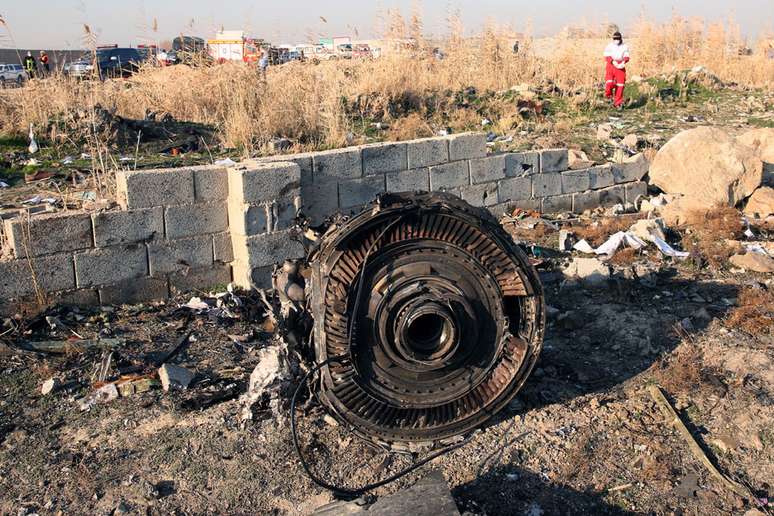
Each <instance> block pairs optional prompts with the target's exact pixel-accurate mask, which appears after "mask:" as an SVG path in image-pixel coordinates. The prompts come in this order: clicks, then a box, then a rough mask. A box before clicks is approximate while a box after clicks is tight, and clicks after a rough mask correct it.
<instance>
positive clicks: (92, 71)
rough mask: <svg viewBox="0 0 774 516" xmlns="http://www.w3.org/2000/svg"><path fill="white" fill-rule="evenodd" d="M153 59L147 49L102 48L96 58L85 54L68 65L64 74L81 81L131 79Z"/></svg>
mask: <svg viewBox="0 0 774 516" xmlns="http://www.w3.org/2000/svg"><path fill="white" fill-rule="evenodd" d="M151 57H152V52H151V51H150V50H149V49H147V48H118V47H100V48H98V49H97V52H96V56H95V55H93V54H85V55H84V56H83V57H82V58H81V59H79V60H77V61H74V62H72V63H68V64H66V65H65V67H64V72H65V73H66V74H68V75H69V76H71V77H76V78H81V79H83V78H89V77H99V78H100V79H108V78H116V77H129V76H130V75H132V74H134V73H135V72H136V71H137V70H139V68H140V66H142V64H143V63H145V62H146V61H148V59H150V58H151ZM95 64H96V68H95Z"/></svg>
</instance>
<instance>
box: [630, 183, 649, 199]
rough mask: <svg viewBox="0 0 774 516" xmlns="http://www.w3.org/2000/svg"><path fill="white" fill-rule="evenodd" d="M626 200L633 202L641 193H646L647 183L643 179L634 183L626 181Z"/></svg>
mask: <svg viewBox="0 0 774 516" xmlns="http://www.w3.org/2000/svg"><path fill="white" fill-rule="evenodd" d="M624 186H625V188H626V202H630V203H632V204H634V201H636V200H637V197H639V196H641V195H648V183H646V182H644V181H637V182H635V183H626V185H624Z"/></svg>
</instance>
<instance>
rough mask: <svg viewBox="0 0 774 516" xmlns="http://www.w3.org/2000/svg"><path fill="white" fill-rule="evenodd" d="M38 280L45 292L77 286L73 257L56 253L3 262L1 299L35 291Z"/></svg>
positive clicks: (0, 279)
mask: <svg viewBox="0 0 774 516" xmlns="http://www.w3.org/2000/svg"><path fill="white" fill-rule="evenodd" d="M33 270H34V271H35V274H34V276H33V273H32V271H33ZM33 278H34V279H33ZM36 282H37V285H38V287H39V288H40V289H41V290H42V291H43V292H56V291H58V290H68V289H72V288H75V273H74V272H73V257H72V256H71V255H69V254H54V255H50V256H42V257H40V258H23V259H21V260H11V261H7V262H0V300H7V299H12V298H19V297H24V296H28V295H31V294H35V283H36Z"/></svg>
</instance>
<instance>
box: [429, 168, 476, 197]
mask: <svg viewBox="0 0 774 516" xmlns="http://www.w3.org/2000/svg"><path fill="white" fill-rule="evenodd" d="M469 184H470V168H469V165H468V162H467V161H454V162H452V163H446V164H444V165H437V166H435V167H430V190H431V191H434V192H437V191H443V189H445V188H446V189H448V188H456V187H458V186H467V185H469Z"/></svg>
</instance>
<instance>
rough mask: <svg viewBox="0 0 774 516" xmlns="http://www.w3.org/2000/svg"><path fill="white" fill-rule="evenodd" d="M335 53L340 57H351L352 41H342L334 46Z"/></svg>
mask: <svg viewBox="0 0 774 516" xmlns="http://www.w3.org/2000/svg"><path fill="white" fill-rule="evenodd" d="M336 55H337V56H338V57H340V58H341V59H352V55H353V51H352V43H342V44H341V45H339V46H337V47H336Z"/></svg>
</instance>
